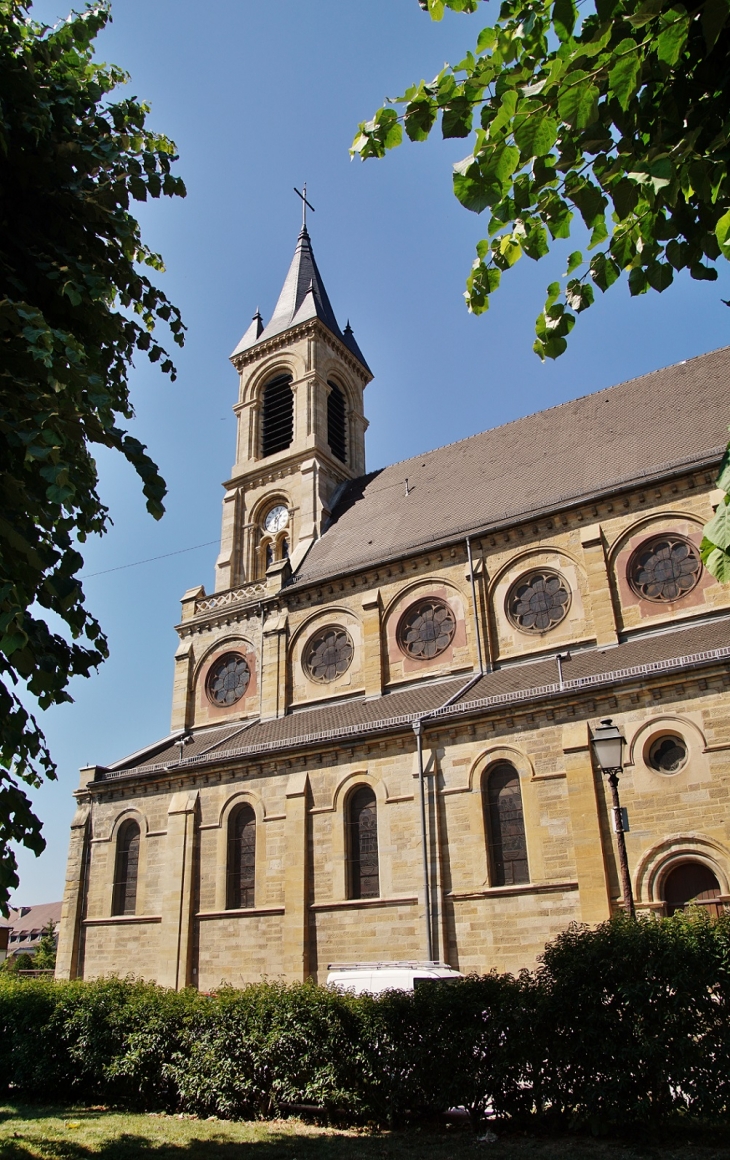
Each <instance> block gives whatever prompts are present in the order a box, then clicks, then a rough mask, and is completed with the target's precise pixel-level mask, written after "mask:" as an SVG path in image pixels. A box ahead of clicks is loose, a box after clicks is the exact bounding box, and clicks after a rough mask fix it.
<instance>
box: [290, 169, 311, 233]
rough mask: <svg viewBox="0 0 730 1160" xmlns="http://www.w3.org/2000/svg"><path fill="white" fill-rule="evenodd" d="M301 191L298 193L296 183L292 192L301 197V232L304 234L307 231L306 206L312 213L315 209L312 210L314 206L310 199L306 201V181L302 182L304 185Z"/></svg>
mask: <svg viewBox="0 0 730 1160" xmlns="http://www.w3.org/2000/svg"><path fill="white" fill-rule="evenodd" d="M302 191H303V192H302V193H300V192H299V190H298V189H297V187H296V185H295V186H294V192H295V193H296V195H297V197H301V199H302V233H303V234H304V233H306V231H307V206H309V208H310V209H311V211H312V213H314V212H315V210H314V206H313V205H312V203H311V202H310V201H307V183H306V181H305V182H304V185H303V186H302Z"/></svg>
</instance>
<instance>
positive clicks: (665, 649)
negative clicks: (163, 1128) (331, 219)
mask: <svg viewBox="0 0 730 1160" xmlns="http://www.w3.org/2000/svg"><path fill="white" fill-rule="evenodd" d="M231 362H232V363H233V366H234V368H235V370H236V372H237V374H238V378H239V389H238V401H237V402H236V404H235V406H234V412H235V415H236V420H237V435H236V454H235V464H234V466H233V469H232V471H231V473H230V478H229V479H228V480H227V482H226V483H225V484H224V488H225V494H224V498H223V522H222V533H221V545H220V553H219V555H218V558H217V561H216V580H215V591H214V592H212V593H208V592H206V590H205V589H204V588H203V587H201V586H199V587H193V588H190V589H189V590H188V591H187V592H186V593H185V595H184V596H183V598H182V611H181V616H180V623H179V624H178V626H177V633H178V636H179V645H178V648H177V652H176V653H175V659H174V680H173V691H172V723H171V731H170V735H169V736H167V737H165V738H163V739H161V740H160V741H157V742H156V743H155V744H152V745H148V746H146V747H145V748H143V749H140V750H139V751H138V752H136V753H133V754H132V755H131V756H129V757H126V758H124V759H123V760H120V761H117V762H115V763H113V764H111V765H108V766H99V765H96V766H91V767H89V768H85V769H83V770H82V771H81V782H80V785H79V788H78V790H77V791H76V801H77V810H76V814H75V817H74V819H73V823H72V828H71V842H70V851H69V859H68V871H67V880H66V888H65V898H64V902H63V913H62V921H61V932H60V943H59V948H58V959H57V964H58V965H57V977H59V978H63V979H67V978H93V977H95V976H99V975H105V974H109V973H114V974H119V975H127V974H132V975H135V976H140V977H144V978H147V979H154V980H157V981H158V982H159V983H161V984H164V985H166V986H169V987H175V988H182V987H185V986H194V987H199V988H200V989H201V990H206V991H207V990H212V989H214V988H216V987H218V986H219V985H220V984H221V982H227V983H230V984H232V985H234V986H240V985H242V984H245V983H249V982H252V981H256V980H259V979H261V978H262V976H267V977H268V978H270V979H275V978H281V979H285V980H290V981H294V980H303V979H306V978H309V977H312V978H314V979H315V980H318V981H320V982H323V981H324V980H325V979H326V975H327V967H328V964H329V963H331V962H333V961H337V962H346V963H352V962H356V961H369V962H372V961H382V960H426V959H428V960H440V961H443V962H446V963H449V964H450V965H451V966H452V967H454V968H456V969H457V970H459V971H462V972H464V973H466V972H470V971H477V972H486V971H489V970H491V969H492V968H496V969H497V970H499V971H517V970H519V969H520V968H522V967H529V966H532V965H534V963H535V961H536V959H537V956H538V955H539V954H540V953H541V951H542V949H543V947H544V945H545V943H546V942H547V941H548V940H550V939H551V938H553V937H554V936H555V935H556V934H557V933H558V932H560V931H561V930H563V929H565V928H566V927H567V926H568V925H569V924H570V923H572V922H578V923H588V924H595V923H599V922H601V921H603V920H604V919H606V918H607V917H608V916H609V915H610V914H612V913H614V912H615V911H616V910H617V909H618V908H620V907H622V906H626V905H627V904H628V898H626V897H624V893H623V883H624V882H626V881H627V878H626V876H625V875H623V876H622V873H621V868H620V861H619V837H620V835H619V834H617V833H616V830H617V828H618V829H620V823H619V825H618V826H617V824H616V822H617V819H616V815H615V814H614V811H613V809H612V799H611V791H610V787H609V785H608V784H607V779H606V778H605V776H603V774H602V771H601V769H600V768H599V767H598V766H597V764H596V758H595V756H594V753H593V750H592V746H591V738H592V736H593V734H594V731H595V729H596V728H597V727H598V726H599V724H600V722H601V720H603V719H605V718H611V719H612V721H613V722H614V725H616V726H618V728H619V729H620V732H621V735H622V737H623V738H624V739H625V743H624V746H623V762H622V765H623V769H622V772H621V774H620V782H619V790H620V795H621V806H622V807H623V808H624V822H625V825H627V826H628V829H627V832H626V834H625V842H626V850H627V857H628V880H629V881H630V883H631V888H632V891H633V896H634V899H635V904H636V910H637V913H640V914H647V913H650V914H656V915H662V914H671V913H673V912H674V911H675V910H677V909H679V908H682V907H684V906H686V905H688V904H690V903H692V902H693V901H694V902H695V903H696V904H697V905H699V906H703V907H705V908H707V909H708V910H709V911H710V912H711V913H714V914H716V913H718V912H719V911H720V909H722V908H723V907H724V906H725V904H726V903H728V902H730V810H729V808H728V807H729V803H730V699H729V696H728V692H729V690H730V587H728V586H727V585H722V584H720V583H718V582H717V581H716V580H715V579H714V578H713V577H712V576H711V575H710V574H709V573H708V572H707V571H706V570H705V569H704V568H703V566H702V563H701V560H700V554H699V545H700V542H701V539H702V527H703V524H705V523H706V522H707V520H708V519H709V518H710V517H711V515H712V511H713V507H715V506H716V505H717V503H718V502H719V500H720V499H721V498H722V494H723V493H720V492H718V491H716V490H715V479H716V477H717V471H718V465H719V462H720V459H721V457H722V453H723V448H724V445H725V443H726V440H727V426H728V420H730V409H729V407H728V399H729V398H730V348H726V349H723V350H719V351H715V352H713V353H711V354H707V355H703V356H701V357H699V358H695V359H692V360H690V361H688V362H686V363H681V364H679V365H678V366H673V367H669V368H667V369H665V370H659V371H656V372H654V373H653V374H649V375H645V376H643V377H641V378H639V379H635V380H633V381H631V382H627V383H622V384H621V385H619V386H615V387H611V388H610V389H608V390H602V391H598V392H596V393H594V394H588V395H585V396H584V397H582V398H579V399H576V400H574V401H573V402H569V403H564V404H562V405H561V406H557V407H552V408H550V409H548V410H546V411H541V412H539V413H538V414H534V415H529V416H527V417H526V418H523V419H518V420H517V421H515V422H512V423H507V424H505V425H504V426H502V427H498V428H495V429H494V430H490V431H486V432H483V433H482V434H478V435H473V436H471V437H470V438H468V439H464V440H461V441H460V442H458V443H453V444H451V445H449V446H447V447H441V448H438V449H437V450H435V451H431V452H427V453H425V454H423V455H419V456H416V457H414V458H413V459H409V460H406V461H404V462H401V463H397V464H394V465H393V466H391V467H388V468H385V469H384V470H381V471H374V472H371V473H367V471H366V465H365V441H364V436H365V430H366V427H367V420H366V418H365V406H364V396H365V389H366V387H367V385H368V383H369V382H370V380H371V377H372V375H371V372H370V370H369V368H368V364H367V362H366V360H365V357H364V356H363V354H362V352H361V351H360V349H359V347H358V344H357V342H356V341H355V338H354V336H353V332H352V330H351V329H350V326H349V324H348V325H347V327H345V329H344V330H342V329H341V328H340V326H339V324H338V322H337V319H336V317H335V313H334V311H333V308H332V306H331V304H330V301H329V299H328V296H327V293H326V291H325V287H324V284H323V281H322V278H321V275H320V273H319V270H318V268H317V265H316V262H315V260H314V254H313V252H312V245H311V241H310V237H309V234H308V232H307V230H306V228H304V229H303V230H302V232H301V234H300V236H299V239H298V242H297V246H296V252H295V254H294V259H293V262H292V264H291V268H290V269H289V272H288V274H287V277H286V281H285V282H284V286H283V289H282V291H281V294H280V297H279V300H278V302H277V304H276V308H275V310H274V313H273V315H272V317H271V319H270V320H269V322H268V323H267V324H266V325H265V326H264V324H263V320H262V318H261V317H260V316H259V315H258V313H257V314H256V316H255V317H254V319H253V321H252V323H251V325H250V326H249V328H248V330H247V331H246V333H245V334H244V336H243V338H242V339H241V341H240V342H239V344H238V346H237V347H236V349H235V351H234V352H233V354H232V355H231Z"/></svg>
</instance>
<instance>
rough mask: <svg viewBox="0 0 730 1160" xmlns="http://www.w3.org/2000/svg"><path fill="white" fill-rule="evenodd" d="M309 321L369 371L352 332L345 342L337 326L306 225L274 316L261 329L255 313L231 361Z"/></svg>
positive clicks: (260, 323)
mask: <svg viewBox="0 0 730 1160" xmlns="http://www.w3.org/2000/svg"><path fill="white" fill-rule="evenodd" d="M312 318H318V319H319V320H320V322H323V323H324V325H325V326H326V327H327V328H328V330H331V331H332V333H333V334H334V335H335V336H336V337H337V338H339V340H340V342H343V343H344V344H345V346H346V347H347V348H348V350H350V351H351V353H352V354H353V355H354V356H355V358H357V359H358V360H359V361H360V362H361V363H362V365H363V366H364V367H365V369H366V370H369V369H370V368H369V367H368V364H367V363H366V362H365V359H364V358H363V356H362V353H361V352H360V348H359V347H358V345H357V343H356V342H355V339H354V337H353V335H352V329H351V328H350V329H349V339H348V338H347V337H346V335H343V333H342V331H341V330H340V328H339V326H338V324H337V319H336V318H335V312H334V310H333V309H332V306H331V304H330V300H329V298H328V296H327V291H326V290H325V288H324V282H323V281H322V275H321V274H320V272H319V270H318V268H317V263H316V262H315V260H314V252H313V250H312V243H311V241H310V238H309V233H308V231H307V227H306V225H305V226H302V229H301V232H300V234H299V237H298V238H297V247H296V250H295V251H294V258H293V260H292V263H291V266H290V267H289V272H288V274H287V276H286V278H285V279H284V285H283V286H282V288H281V293H280V294H279V299H278V301H277V303H276V306H275V307H274V313H273V314H272V316H271V318H270V319H269V321H268V322H267V324H266V326H265V327H264V326H263V324H262V321H261V316H260V314H259V313H258V311H257V312H256V315H255V316H254V321H253V323H252V324H251V326H249V328H248V330H247V331H246V333H245V334H244V336H243V338H242V339H241V341H240V342H239V344H238V346H237V347H236V349H235V350H234V352H233V354H232V355H231V358H233V357H235V355H237V354H240V353H241V352H242V351H244V350H248V349H249V347H252V346H255V345H256V343H257V342H265V341H266V340H267V339H268V338H273V337H274V335H276V334H282V333H283V332H284V331H286V330H290V329H291V328H292V327H293V326H298V325H299V323H300V322H307V321H309V320H310V319H312ZM257 319H258V321H257ZM348 328H349V323H348Z"/></svg>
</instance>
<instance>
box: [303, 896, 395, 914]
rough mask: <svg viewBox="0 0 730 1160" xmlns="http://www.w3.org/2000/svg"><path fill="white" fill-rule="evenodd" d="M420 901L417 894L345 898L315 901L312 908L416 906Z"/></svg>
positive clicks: (362, 908) (368, 908)
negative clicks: (400, 896) (333, 900)
mask: <svg viewBox="0 0 730 1160" xmlns="http://www.w3.org/2000/svg"><path fill="white" fill-rule="evenodd" d="M417 902H418V897H417V896H416V895H415V894H408V895H404V896H403V897H402V898H343V899H341V900H340V901H339V902H313V903H312V904H311V905H310V907H309V909H310V910H371V909H373V908H377V907H383V906H414V905H415V904H416V903H417Z"/></svg>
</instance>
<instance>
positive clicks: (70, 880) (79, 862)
mask: <svg viewBox="0 0 730 1160" xmlns="http://www.w3.org/2000/svg"><path fill="white" fill-rule="evenodd" d="M83 772H86V771H83ZM90 813H91V806H89V805H87V804H84V805H80V806H79V807H78V809H77V810H76V813H75V814H74V818H73V821H72V822H71V839H70V842H69V849H68V861H67V863H66V887H65V890H64V894H63V905H62V907H61V929H60V931H59V935H58V949H57V951H56V978H57V979H75V978H77V977H78V974H79V973H80V972H79V970H78V966H79V943H80V940H81V938H82V932H81V924H82V923H83V920H84V908H85V901H86V898H85V895H86V890H85V881H84V879H85V873H84V871H85V868H86V843H87V839H88V824H89V814H90Z"/></svg>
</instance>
